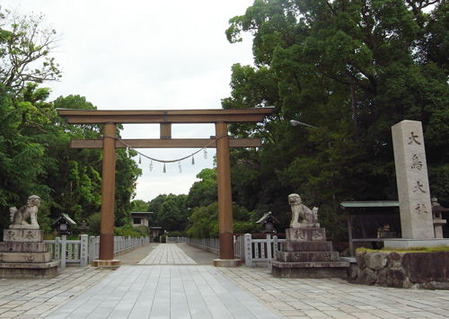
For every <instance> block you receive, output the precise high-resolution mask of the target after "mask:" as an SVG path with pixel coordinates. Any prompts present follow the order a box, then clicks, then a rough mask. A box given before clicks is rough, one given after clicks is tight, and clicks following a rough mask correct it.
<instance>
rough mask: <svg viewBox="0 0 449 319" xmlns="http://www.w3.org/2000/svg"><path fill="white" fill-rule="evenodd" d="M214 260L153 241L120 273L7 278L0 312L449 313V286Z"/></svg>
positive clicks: (1, 284)
mask: <svg viewBox="0 0 449 319" xmlns="http://www.w3.org/2000/svg"><path fill="white" fill-rule="evenodd" d="M178 248H182V250H181V249H178ZM165 250H166V251H167V252H164V251H165ZM168 251H171V253H168ZM173 255H177V257H174V256H173ZM150 256H151V257H150ZM155 256H160V257H157V258H156V257H155ZM164 256H165V257H164ZM168 256H172V257H168ZM170 258H171V259H170ZM213 258H216V256H215V255H213V254H209V253H205V252H202V251H200V250H196V249H194V248H192V247H189V246H185V245H184V244H163V245H156V244H151V245H149V246H146V247H143V248H139V249H137V250H135V251H133V252H131V253H129V254H125V255H123V256H121V257H120V259H121V260H122V264H123V265H122V266H121V267H120V268H119V269H118V270H115V271H112V270H104V269H103V270H100V269H96V268H92V267H85V268H75V267H74V268H66V269H65V270H64V271H63V272H62V273H61V274H60V275H59V276H57V277H56V278H53V279H49V280H17V279H15V280H13V279H2V280H0V318H24V319H26V318H245V319H246V318H310V319H320V318H362V319H365V318H366V319H370V318H387V319H390V318H391V319H395V318H448V317H449V291H447V290H415V289H395V288H384V287H373V286H362V285H354V284H349V283H347V282H346V281H344V280H340V279H281V278H274V277H272V276H271V275H270V273H269V272H268V271H267V269H265V268H248V267H244V266H242V267H238V268H215V267H212V266H210V264H211V261H212V259H213ZM190 259H191V260H193V261H194V262H196V263H197V264H192V263H191V261H190ZM144 260H146V261H145V263H147V262H150V260H152V262H153V264H152V265H149V264H143V263H144ZM168 260H173V263H175V262H182V263H183V264H182V265H179V264H178V265H176V264H172V265H168V264H166V263H167V262H168ZM139 261H141V262H140V264H138V263H139ZM198 261H199V262H198ZM207 261H208V262H207Z"/></svg>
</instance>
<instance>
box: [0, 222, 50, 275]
mask: <svg viewBox="0 0 449 319" xmlns="http://www.w3.org/2000/svg"><path fill="white" fill-rule="evenodd" d="M16 226H17V225H16ZM43 240H44V232H43V231H42V230H38V229H29V228H25V229H22V228H20V229H19V228H10V229H4V230H3V242H1V243H0V277H1V278H51V277H54V276H56V275H57V274H58V266H59V261H52V257H51V253H50V252H48V249H47V247H46V245H45V243H44V241H43Z"/></svg>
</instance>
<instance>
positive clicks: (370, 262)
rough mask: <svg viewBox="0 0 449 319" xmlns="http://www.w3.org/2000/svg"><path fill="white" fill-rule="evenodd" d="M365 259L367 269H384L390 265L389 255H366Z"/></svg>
mask: <svg viewBox="0 0 449 319" xmlns="http://www.w3.org/2000/svg"><path fill="white" fill-rule="evenodd" d="M363 259H364V260H365V265H366V267H368V268H370V269H373V270H378V269H382V268H384V267H385V266H386V265H387V263H388V258H387V255H386V254H384V253H371V254H365V255H364V257H363Z"/></svg>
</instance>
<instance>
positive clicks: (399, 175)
mask: <svg viewBox="0 0 449 319" xmlns="http://www.w3.org/2000/svg"><path fill="white" fill-rule="evenodd" d="M392 134H393V149H394V161H395V167H396V182H397V186H398V197H399V206H400V214H401V229H402V238H407V239H429V238H434V231H433V219H432V211H431V204H430V188H429V178H428V175H427V162H426V153H425V149H424V135H423V130H422V125H421V122H419V121H409V120H404V121H402V122H399V123H398V124H396V125H394V126H393V127H392Z"/></svg>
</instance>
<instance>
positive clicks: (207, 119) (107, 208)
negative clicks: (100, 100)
mask: <svg viewBox="0 0 449 319" xmlns="http://www.w3.org/2000/svg"><path fill="white" fill-rule="evenodd" d="M57 111H58V114H59V115H60V116H61V117H64V118H66V120H67V122H68V123H71V124H103V125H104V135H103V138H102V139H98V140H82V139H72V141H71V145H70V146H71V147H72V148H102V149H103V168H102V191H101V194H102V200H101V223H100V255H99V258H98V260H95V261H94V265H95V266H97V267H118V266H119V265H120V261H119V260H116V259H114V206H115V202H114V201H115V152H116V148H125V147H131V148H203V147H216V148H217V184H218V223H219V243H220V251H219V259H216V260H214V265H215V266H235V265H237V264H238V261H237V260H236V259H234V246H233V233H232V228H233V226H232V224H233V220H232V195H231V167H230V163H229V148H230V147H258V146H260V145H261V140H260V139H233V138H230V137H229V136H228V126H227V125H228V123H242V122H261V121H263V119H264V117H265V116H267V115H269V114H271V113H272V112H273V111H274V108H272V107H267V108H253V109H245V110H221V109H216V110H141V111H139V110H131V111H125V110H75V109H58V110H57ZM149 123H150V124H151V123H152V124H154V123H158V124H160V138H159V139H123V140H119V139H118V138H117V136H116V130H117V124H149ZM181 123H182V124H185V123H189V124H192V123H213V124H215V136H212V137H210V138H209V139H173V138H171V125H172V124H181Z"/></svg>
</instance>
